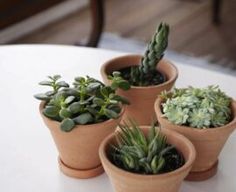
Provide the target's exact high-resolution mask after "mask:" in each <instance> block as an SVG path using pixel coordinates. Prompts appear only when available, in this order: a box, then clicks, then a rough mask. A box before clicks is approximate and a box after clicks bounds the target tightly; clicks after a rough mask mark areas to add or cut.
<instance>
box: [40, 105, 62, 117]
mask: <svg viewBox="0 0 236 192" xmlns="http://www.w3.org/2000/svg"><path fill="white" fill-rule="evenodd" d="M58 113H59V109H58V107H56V106H47V107H46V108H44V110H43V114H44V115H46V116H47V117H56V116H58Z"/></svg>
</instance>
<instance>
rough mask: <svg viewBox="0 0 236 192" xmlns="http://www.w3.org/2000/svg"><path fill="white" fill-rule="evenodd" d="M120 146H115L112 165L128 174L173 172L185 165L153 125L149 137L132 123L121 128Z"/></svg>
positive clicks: (118, 141) (112, 152)
mask: <svg viewBox="0 0 236 192" xmlns="http://www.w3.org/2000/svg"><path fill="white" fill-rule="evenodd" d="M119 128H120V132H118V136H117V145H116V146H114V145H112V146H111V148H112V150H111V160H112V162H113V163H114V164H115V165H116V166H118V167H120V168H122V169H125V170H127V171H130V172H134V173H140V174H158V173H164V172H169V171H173V170H175V169H177V168H179V167H181V166H182V165H183V164H184V158H183V156H182V155H181V154H180V153H178V152H177V150H176V149H175V147H174V146H173V145H169V144H167V142H166V141H167V140H166V136H165V135H163V134H162V133H161V132H160V131H159V130H157V129H156V127H155V125H154V124H153V125H152V126H151V128H150V130H149V133H148V135H147V136H145V135H144V133H143V132H142V130H141V129H140V127H139V126H138V125H137V124H136V123H135V122H134V121H132V120H130V123H129V125H128V124H127V123H126V122H124V123H123V124H122V125H121V124H120V125H119Z"/></svg>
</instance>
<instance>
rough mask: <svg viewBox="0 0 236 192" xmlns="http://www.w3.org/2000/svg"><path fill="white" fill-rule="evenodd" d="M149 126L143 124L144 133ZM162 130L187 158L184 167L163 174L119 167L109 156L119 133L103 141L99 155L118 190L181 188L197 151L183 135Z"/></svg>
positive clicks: (140, 191) (173, 190) (158, 191)
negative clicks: (129, 170) (147, 173)
mask: <svg viewBox="0 0 236 192" xmlns="http://www.w3.org/2000/svg"><path fill="white" fill-rule="evenodd" d="M149 128H150V127H149V126H141V129H142V130H143V132H144V134H147V133H148V130H149ZM161 132H162V133H163V134H165V135H166V136H167V142H168V143H169V144H172V145H174V146H175V147H176V148H177V150H178V151H179V152H181V153H182V154H183V156H184V159H185V164H184V165H183V166H182V167H180V168H178V169H176V170H175V171H172V172H168V173H163V174H157V175H142V174H136V173H131V172H128V171H125V170H123V169H121V168H118V167H117V166H115V165H114V164H113V163H112V162H111V161H110V160H109V158H108V156H109V150H110V145H111V144H113V145H116V134H117V133H112V134H111V135H109V136H108V137H107V138H106V139H105V140H104V141H103V142H102V144H101V145H100V148H99V156H100V158H101V161H102V165H103V167H104V169H105V172H106V173H107V175H108V177H109V179H110V181H111V183H112V185H113V187H114V189H115V191H116V192H177V191H178V190H179V188H180V186H181V183H182V181H183V180H184V178H185V177H186V176H187V175H188V173H189V171H190V169H191V167H192V164H193V162H194V160H195V156H196V151H195V148H194V146H193V144H192V143H191V142H190V141H189V140H188V139H187V138H186V137H184V136H183V135H180V134H178V133H176V132H174V131H170V130H167V129H161Z"/></svg>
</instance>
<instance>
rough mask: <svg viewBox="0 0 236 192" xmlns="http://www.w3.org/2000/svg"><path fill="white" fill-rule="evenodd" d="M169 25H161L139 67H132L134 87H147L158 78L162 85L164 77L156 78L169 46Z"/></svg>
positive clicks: (131, 79)
mask: <svg viewBox="0 0 236 192" xmlns="http://www.w3.org/2000/svg"><path fill="white" fill-rule="evenodd" d="M168 36H169V25H168V24H166V23H161V24H160V25H159V27H158V28H157V30H156V32H155V34H154V35H153V37H152V39H151V41H150V42H149V44H148V46H147V50H146V51H145V54H144V56H143V57H142V60H141V63H140V65H139V67H132V68H131V73H130V76H131V78H130V83H131V84H133V85H139V86H147V85H149V84H150V80H151V79H153V78H157V80H156V82H157V83H161V81H162V80H163V79H162V77H159V78H158V77H156V74H157V71H156V66H157V65H158V63H159V61H160V60H161V59H162V58H163V56H164V52H165V50H166V48H167V46H168Z"/></svg>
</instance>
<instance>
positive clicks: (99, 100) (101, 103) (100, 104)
mask: <svg viewBox="0 0 236 192" xmlns="http://www.w3.org/2000/svg"><path fill="white" fill-rule="evenodd" d="M104 102H105V101H104V100H103V99H101V98H98V97H95V98H94V99H93V103H94V104H97V105H98V106H102V105H103V104H104Z"/></svg>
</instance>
